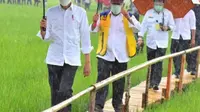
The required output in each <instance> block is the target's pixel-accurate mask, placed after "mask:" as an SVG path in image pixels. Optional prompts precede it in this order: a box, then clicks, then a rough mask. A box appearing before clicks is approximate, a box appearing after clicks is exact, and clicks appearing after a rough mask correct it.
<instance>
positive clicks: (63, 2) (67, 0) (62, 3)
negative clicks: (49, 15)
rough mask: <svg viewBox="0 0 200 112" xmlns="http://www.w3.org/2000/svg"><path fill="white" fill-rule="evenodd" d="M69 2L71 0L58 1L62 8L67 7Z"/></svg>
mask: <svg viewBox="0 0 200 112" xmlns="http://www.w3.org/2000/svg"><path fill="white" fill-rule="evenodd" d="M70 2H71V0H60V4H61V5H62V6H67V5H68V4H69V3H70Z"/></svg>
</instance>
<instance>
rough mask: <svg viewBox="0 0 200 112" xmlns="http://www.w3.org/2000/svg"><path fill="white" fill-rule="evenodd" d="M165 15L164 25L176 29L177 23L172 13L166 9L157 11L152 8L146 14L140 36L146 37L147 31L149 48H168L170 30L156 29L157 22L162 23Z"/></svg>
mask: <svg viewBox="0 0 200 112" xmlns="http://www.w3.org/2000/svg"><path fill="white" fill-rule="evenodd" d="M163 17H164V25H165V26H168V27H170V29H171V30H174V28H175V23H174V18H173V15H172V13H171V12H170V11H169V10H167V9H164V11H163V12H161V13H157V12H156V11H155V10H154V9H150V10H149V11H147V13H146V14H145V16H144V19H143V22H142V28H141V31H140V32H139V34H138V35H139V36H141V37H144V34H145V33H146V32H147V38H146V44H147V46H148V47H149V48H152V49H157V47H158V48H167V47H168V38H169V34H168V31H161V30H156V24H159V23H162V22H163Z"/></svg>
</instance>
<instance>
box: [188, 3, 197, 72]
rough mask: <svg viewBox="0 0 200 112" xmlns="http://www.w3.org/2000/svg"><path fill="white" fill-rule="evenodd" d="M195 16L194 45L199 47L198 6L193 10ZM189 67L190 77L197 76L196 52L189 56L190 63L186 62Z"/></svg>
mask: <svg viewBox="0 0 200 112" xmlns="http://www.w3.org/2000/svg"><path fill="white" fill-rule="evenodd" d="M193 11H194V13H195V16H196V37H195V45H196V46H200V5H196V6H195V7H194V9H193ZM188 63H189V64H188V65H189V66H190V67H188V69H187V71H188V72H191V75H196V74H197V68H196V65H197V51H195V52H194V53H191V54H190V61H189V62H188Z"/></svg>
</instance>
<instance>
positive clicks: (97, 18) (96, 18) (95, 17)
mask: <svg viewBox="0 0 200 112" xmlns="http://www.w3.org/2000/svg"><path fill="white" fill-rule="evenodd" d="M98 20H99V14H95V15H94V16H93V23H96V22H97V21H98Z"/></svg>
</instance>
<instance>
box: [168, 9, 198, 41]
mask: <svg viewBox="0 0 200 112" xmlns="http://www.w3.org/2000/svg"><path fill="white" fill-rule="evenodd" d="M175 23H176V29H175V30H174V32H173V34H172V39H177V40H178V39H180V37H182V38H183V40H191V30H195V29H196V18H195V14H194V11H193V10H190V11H189V12H188V13H187V14H186V15H185V16H184V17H183V18H177V19H175Z"/></svg>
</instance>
